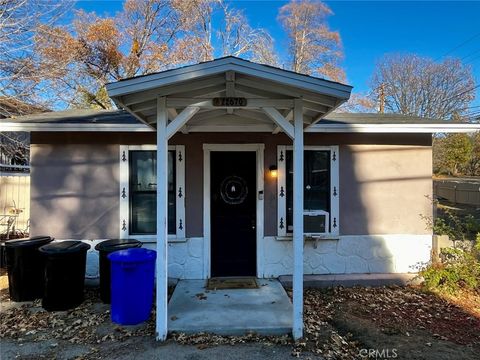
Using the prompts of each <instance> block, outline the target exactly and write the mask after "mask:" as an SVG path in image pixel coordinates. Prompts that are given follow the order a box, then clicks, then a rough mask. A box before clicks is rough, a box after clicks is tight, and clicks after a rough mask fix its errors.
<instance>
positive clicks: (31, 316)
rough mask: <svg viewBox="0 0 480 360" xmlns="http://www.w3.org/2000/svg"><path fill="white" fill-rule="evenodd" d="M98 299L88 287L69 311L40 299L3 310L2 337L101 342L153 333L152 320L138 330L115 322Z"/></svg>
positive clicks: (28, 339)
mask: <svg viewBox="0 0 480 360" xmlns="http://www.w3.org/2000/svg"><path fill="white" fill-rule="evenodd" d="M98 301H99V300H98V296H97V294H96V293H95V292H94V291H89V292H87V295H86V299H85V301H84V302H83V303H82V304H81V305H80V306H78V307H77V308H75V309H72V310H68V311H56V312H48V311H46V310H44V309H43V308H42V307H41V301H40V300H36V301H34V302H33V303H31V304H23V305H21V306H20V307H13V308H10V309H8V310H5V311H2V312H1V314H0V338H12V339H16V340H17V341H18V342H23V341H44V340H52V339H57V340H64V341H68V342H70V343H72V344H99V343H102V342H104V341H123V340H125V339H127V338H129V337H132V336H136V335H140V333H141V334H142V335H152V336H153V335H154V333H155V330H154V324H153V321H152V322H149V323H147V324H146V326H145V327H142V328H141V329H140V328H139V329H136V330H128V329H127V328H125V327H120V326H116V325H113V324H112V323H111V321H110V310H108V306H103V305H102V304H100V303H99V302H98ZM101 326H104V327H105V328H106V330H105V331H103V333H102V332H101V331H99V328H101Z"/></svg>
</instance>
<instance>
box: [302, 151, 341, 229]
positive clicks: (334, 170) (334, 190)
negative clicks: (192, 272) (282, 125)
mask: <svg viewBox="0 0 480 360" xmlns="http://www.w3.org/2000/svg"><path fill="white" fill-rule="evenodd" d="M307 148H309V147H307ZM330 149H331V150H330V232H329V233H328V234H327V235H328V236H333V237H335V236H338V235H339V234H340V151H339V148H338V146H330Z"/></svg>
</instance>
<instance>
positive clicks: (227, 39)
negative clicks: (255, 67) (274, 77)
mask: <svg viewBox="0 0 480 360" xmlns="http://www.w3.org/2000/svg"><path fill="white" fill-rule="evenodd" d="M221 8H222V12H223V20H224V24H223V26H222V28H221V29H220V30H219V31H218V37H219V39H220V41H221V44H222V56H227V55H233V56H246V57H248V58H250V59H251V60H252V61H255V62H258V63H261V64H267V65H272V66H278V58H277V55H276V53H275V50H274V47H273V38H272V37H271V36H270V34H269V33H268V32H267V31H266V30H265V29H261V28H252V27H251V26H250V25H249V23H248V20H247V18H246V16H245V15H244V13H243V12H242V11H241V10H238V9H234V8H230V7H228V6H227V5H225V4H221Z"/></svg>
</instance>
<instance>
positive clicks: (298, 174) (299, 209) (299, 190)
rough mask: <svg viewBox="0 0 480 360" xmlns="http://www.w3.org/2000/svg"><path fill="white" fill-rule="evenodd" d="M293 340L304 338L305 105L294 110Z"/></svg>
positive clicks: (297, 102) (297, 106)
mask: <svg viewBox="0 0 480 360" xmlns="http://www.w3.org/2000/svg"><path fill="white" fill-rule="evenodd" d="M293 121H294V126H295V137H294V139H293V329H292V335H293V338H294V339H295V340H296V339H300V338H301V337H302V336H303V104H302V100H300V99H296V100H295V103H294V109H293Z"/></svg>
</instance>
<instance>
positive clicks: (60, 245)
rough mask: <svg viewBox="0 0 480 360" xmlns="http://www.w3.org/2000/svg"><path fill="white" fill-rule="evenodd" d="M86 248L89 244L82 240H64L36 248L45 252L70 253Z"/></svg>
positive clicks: (85, 249)
mask: <svg viewBox="0 0 480 360" xmlns="http://www.w3.org/2000/svg"><path fill="white" fill-rule="evenodd" d="M88 249H90V245H88V244H85V243H84V242H82V241H79V240H66V241H59V242H54V243H50V244H48V245H44V246H42V247H41V248H40V249H38V250H40V251H41V252H43V253H45V254H71V253H75V252H79V251H87V250H88Z"/></svg>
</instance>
